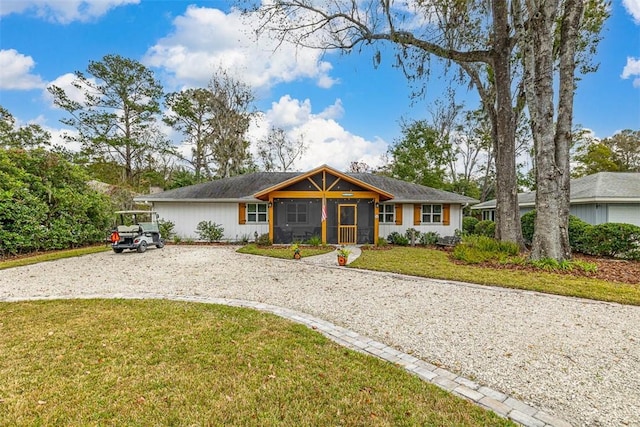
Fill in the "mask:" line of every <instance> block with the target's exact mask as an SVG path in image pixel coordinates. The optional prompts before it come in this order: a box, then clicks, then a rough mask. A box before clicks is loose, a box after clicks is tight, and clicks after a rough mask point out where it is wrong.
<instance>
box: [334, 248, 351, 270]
mask: <svg viewBox="0 0 640 427" xmlns="http://www.w3.org/2000/svg"><path fill="white" fill-rule="evenodd" d="M337 253H338V265H347V259H348V258H349V254H350V253H351V251H350V250H349V249H347V248H345V247H344V246H343V247H340V248H338V251H337Z"/></svg>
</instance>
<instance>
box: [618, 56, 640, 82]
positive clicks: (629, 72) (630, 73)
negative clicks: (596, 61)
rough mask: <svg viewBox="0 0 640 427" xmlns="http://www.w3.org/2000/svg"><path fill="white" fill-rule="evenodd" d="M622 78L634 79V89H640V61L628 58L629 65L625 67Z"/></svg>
mask: <svg viewBox="0 0 640 427" xmlns="http://www.w3.org/2000/svg"><path fill="white" fill-rule="evenodd" d="M620 77H622V78H623V79H628V78H629V77H633V87H640V59H636V58H631V57H628V58H627V65H625V66H624V69H623V70H622V75H621V76H620Z"/></svg>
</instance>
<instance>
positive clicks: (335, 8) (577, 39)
mask: <svg viewBox="0 0 640 427" xmlns="http://www.w3.org/2000/svg"><path fill="white" fill-rule="evenodd" d="M584 3H585V1H584V0H532V1H524V0H512V1H507V0H492V1H490V2H486V1H484V0H468V1H455V2H451V1H444V0H431V1H419V2H418V1H409V2H394V1H391V0H379V1H371V2H366V3H362V2H358V1H355V0H352V1H335V0H329V1H321V2H319V1H313V0H284V1H275V2H266V3H264V4H261V5H258V6H256V7H255V8H254V9H251V8H248V11H249V12H250V13H254V14H256V15H257V16H258V17H259V18H260V20H259V21H260V25H259V27H258V28H257V33H258V34H268V35H269V36H270V37H275V38H277V39H279V40H280V41H282V42H290V43H294V44H295V45H297V46H299V47H304V48H317V49H322V50H325V51H327V50H339V51H342V52H352V51H353V50H355V49H358V48H363V47H364V46H366V45H376V44H380V43H390V44H391V45H392V46H393V47H395V48H396V49H397V55H396V58H397V61H398V63H399V64H400V66H401V67H402V68H403V69H404V70H405V71H408V72H409V73H410V74H411V75H412V76H413V77H421V76H424V75H428V73H429V68H430V67H429V65H430V63H429V61H430V60H431V58H432V57H437V58H441V59H443V60H445V61H446V63H447V64H452V63H453V64H456V65H457V66H458V67H459V68H460V69H461V70H463V71H464V72H465V73H466V75H467V77H468V79H469V80H470V81H471V83H472V84H473V85H474V86H475V87H476V89H477V90H478V93H479V95H480V98H481V101H482V106H483V108H484V110H485V112H486V114H487V116H488V117H489V119H490V122H491V128H492V140H493V143H494V147H495V155H496V178H497V191H496V199H497V211H496V237H497V238H499V239H501V240H509V241H514V242H517V243H519V244H521V245H522V244H523V240H522V232H521V229H520V219H519V208H518V201H517V189H518V187H517V173H516V144H515V140H516V135H515V133H516V124H517V122H518V119H519V115H520V114H521V113H522V112H523V110H524V106H525V103H526V105H527V106H528V107H529V109H530V115H531V120H532V127H533V126H536V129H535V130H532V134H533V138H534V140H536V141H535V148H536V153H535V155H536V165H537V169H536V170H537V179H539V180H541V181H544V182H542V183H540V184H538V189H539V190H538V191H539V194H540V195H541V202H540V203H538V204H537V206H536V208H537V209H538V212H539V215H538V217H541V218H544V219H543V220H541V222H540V223H539V225H540V226H541V230H540V233H545V232H547V233H549V235H548V237H540V238H537V239H534V245H535V247H534V250H533V252H532V254H533V256H534V257H536V258H540V257H552V258H555V259H564V258H566V257H568V256H570V252H568V247H569V245H568V238H567V234H566V229H567V222H568V195H569V187H568V182H569V181H568V180H569V170H568V158H569V153H568V148H566V147H567V142H568V141H570V140H571V132H570V130H571V126H570V125H571V119H572V103H573V91H574V90H575V79H574V74H575V71H576V55H577V53H578V52H591V49H593V47H594V46H595V44H596V43H597V41H598V37H597V36H593V35H594V34H598V32H599V29H600V25H601V24H602V21H603V20H604V19H605V18H606V16H607V12H606V9H607V6H606V2H605V1H603V0H588V1H587V3H588V7H587V9H588V11H589V13H588V14H585V13H584V10H585V7H584ZM585 18H587V19H585ZM375 58H376V60H378V61H379V59H380V51H378V52H377V53H376V54H375ZM557 70H559V71H560V72H559V73H558V74H555V72H556V71H557ZM555 81H559V93H558V94H557V98H558V105H557V111H558V115H557V117H556V114H555V113H556V108H555V107H554V104H553V95H554V92H553V88H554V85H553V83H554V82H555ZM538 86H539V87H538ZM550 96H551V98H550ZM554 120H557V129H556V126H555V122H554ZM543 127H544V128H543ZM552 199H553V200H554V201H553V202H551V201H552ZM542 229H544V231H543V230H542Z"/></svg>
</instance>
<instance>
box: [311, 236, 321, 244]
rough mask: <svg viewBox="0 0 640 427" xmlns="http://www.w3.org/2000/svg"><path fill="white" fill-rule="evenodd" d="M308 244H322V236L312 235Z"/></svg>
mask: <svg viewBox="0 0 640 427" xmlns="http://www.w3.org/2000/svg"><path fill="white" fill-rule="evenodd" d="M307 244H309V245H311V246H320V245H321V244H322V237H320V236H311V237H309V239H308V240H307Z"/></svg>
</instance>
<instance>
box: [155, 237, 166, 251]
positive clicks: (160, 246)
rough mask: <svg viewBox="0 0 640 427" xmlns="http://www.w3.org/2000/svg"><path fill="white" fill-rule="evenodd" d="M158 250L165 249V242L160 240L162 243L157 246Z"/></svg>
mask: <svg viewBox="0 0 640 427" xmlns="http://www.w3.org/2000/svg"><path fill="white" fill-rule="evenodd" d="M156 248H158V249H162V248H164V240H162V239H160V241H159V242H158V243H157V244H156Z"/></svg>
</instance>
